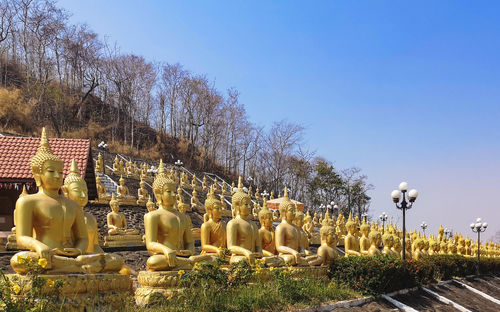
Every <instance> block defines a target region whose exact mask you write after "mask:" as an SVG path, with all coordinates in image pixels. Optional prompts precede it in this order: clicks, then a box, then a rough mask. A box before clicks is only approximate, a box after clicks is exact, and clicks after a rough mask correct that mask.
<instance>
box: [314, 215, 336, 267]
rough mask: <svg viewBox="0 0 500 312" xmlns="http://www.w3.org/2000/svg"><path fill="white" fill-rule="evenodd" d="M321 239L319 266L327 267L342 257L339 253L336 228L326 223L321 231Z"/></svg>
mask: <svg viewBox="0 0 500 312" xmlns="http://www.w3.org/2000/svg"><path fill="white" fill-rule="evenodd" d="M319 233H320V237H321V246H319V248H318V259H319V264H321V265H323V266H327V265H329V264H330V262H332V260H333V259H335V258H338V257H340V255H339V252H338V251H337V248H336V247H337V242H338V240H337V232H336V230H335V227H333V226H331V225H329V224H328V222H324V225H323V226H322V227H321V229H320V230H319Z"/></svg>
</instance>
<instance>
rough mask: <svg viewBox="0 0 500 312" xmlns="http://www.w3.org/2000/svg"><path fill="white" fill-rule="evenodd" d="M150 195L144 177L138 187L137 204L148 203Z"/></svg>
mask: <svg viewBox="0 0 500 312" xmlns="http://www.w3.org/2000/svg"><path fill="white" fill-rule="evenodd" d="M148 197H149V192H148V190H147V189H146V182H144V180H143V179H141V181H140V182H139V188H138V189H137V205H139V206H144V205H146V202H147V199H148Z"/></svg>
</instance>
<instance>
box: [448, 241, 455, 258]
mask: <svg viewBox="0 0 500 312" xmlns="http://www.w3.org/2000/svg"><path fill="white" fill-rule="evenodd" d="M448 254H449V255H456V254H457V246H456V245H455V242H454V241H453V240H452V239H449V240H448Z"/></svg>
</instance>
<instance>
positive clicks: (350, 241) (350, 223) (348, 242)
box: [344, 213, 361, 257]
mask: <svg viewBox="0 0 500 312" xmlns="http://www.w3.org/2000/svg"><path fill="white" fill-rule="evenodd" d="M345 227H346V228H347V235H345V238H344V248H345V256H346V257H348V256H360V255H361V253H360V251H359V239H358V238H357V237H356V236H355V235H354V234H355V233H356V230H357V225H356V222H354V220H353V219H352V215H351V214H350V213H349V219H347V222H346V224H345Z"/></svg>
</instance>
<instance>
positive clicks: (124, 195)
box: [116, 176, 136, 205]
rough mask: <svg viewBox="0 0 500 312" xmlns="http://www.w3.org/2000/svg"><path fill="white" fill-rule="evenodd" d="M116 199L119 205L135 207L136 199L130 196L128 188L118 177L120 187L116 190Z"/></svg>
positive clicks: (123, 180) (122, 179)
mask: <svg viewBox="0 0 500 312" xmlns="http://www.w3.org/2000/svg"><path fill="white" fill-rule="evenodd" d="M116 198H117V199H118V201H119V202H120V203H123V204H128V205H135V204H136V199H135V197H134V196H131V195H130V191H129V190H128V187H127V186H126V185H125V179H124V178H123V176H121V177H120V185H118V187H117V188H116Z"/></svg>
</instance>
